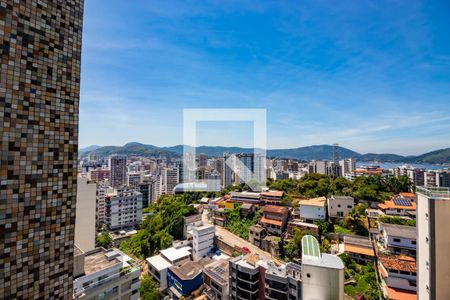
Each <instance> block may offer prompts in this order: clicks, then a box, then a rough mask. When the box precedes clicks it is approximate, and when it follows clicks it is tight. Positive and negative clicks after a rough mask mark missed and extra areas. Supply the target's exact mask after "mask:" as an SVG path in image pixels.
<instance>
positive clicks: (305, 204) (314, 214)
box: [299, 197, 327, 223]
mask: <svg viewBox="0 0 450 300" xmlns="http://www.w3.org/2000/svg"><path fill="white" fill-rule="evenodd" d="M326 205H327V199H326V198H325V197H318V198H312V199H307V200H301V201H300V202H299V209H300V219H301V220H303V221H304V222H307V223H313V222H314V221H316V220H325V218H326V214H327V212H326Z"/></svg>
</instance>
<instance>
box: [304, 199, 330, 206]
mask: <svg viewBox="0 0 450 300" xmlns="http://www.w3.org/2000/svg"><path fill="white" fill-rule="evenodd" d="M326 201H327V199H326V198H325V197H317V198H311V199H306V200H301V201H300V202H299V204H300V205H308V206H318V207H324V206H325V203H326Z"/></svg>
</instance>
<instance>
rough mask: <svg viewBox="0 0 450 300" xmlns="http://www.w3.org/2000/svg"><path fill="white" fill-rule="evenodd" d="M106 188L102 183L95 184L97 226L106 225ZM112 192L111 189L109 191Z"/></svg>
mask: <svg viewBox="0 0 450 300" xmlns="http://www.w3.org/2000/svg"><path fill="white" fill-rule="evenodd" d="M108 190H109V188H108V186H107V185H106V184H105V183H104V182H98V183H97V190H96V197H95V215H96V216H95V220H96V224H97V226H100V225H102V224H106V215H105V213H106V202H105V199H106V195H107V194H108ZM111 191H112V189H111Z"/></svg>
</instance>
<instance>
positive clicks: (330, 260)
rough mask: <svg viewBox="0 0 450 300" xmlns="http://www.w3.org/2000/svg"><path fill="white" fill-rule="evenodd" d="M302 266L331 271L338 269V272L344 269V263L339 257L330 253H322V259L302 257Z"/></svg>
mask: <svg viewBox="0 0 450 300" xmlns="http://www.w3.org/2000/svg"><path fill="white" fill-rule="evenodd" d="M302 264H303V265H310V266H318V267H324V268H329V269H338V270H343V269H344V263H343V262H342V260H341V259H340V258H339V256H336V255H333V254H328V253H322V254H321V255H320V257H314V256H304V257H303V256H302Z"/></svg>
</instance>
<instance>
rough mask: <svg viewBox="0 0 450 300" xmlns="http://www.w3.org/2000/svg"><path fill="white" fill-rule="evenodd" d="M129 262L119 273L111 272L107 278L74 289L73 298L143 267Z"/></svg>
mask: <svg viewBox="0 0 450 300" xmlns="http://www.w3.org/2000/svg"><path fill="white" fill-rule="evenodd" d="M128 263H129V264H130V266H128V267H125V268H122V269H120V271H119V272H118V273H114V274H111V275H110V276H108V277H106V278H103V279H102V280H98V281H94V282H92V283H90V284H89V285H87V286H83V287H81V288H77V289H76V290H75V289H74V292H73V298H74V299H77V298H81V297H82V296H84V294H85V293H86V292H88V291H89V290H92V289H94V288H96V287H99V286H101V285H103V284H106V283H109V282H112V281H114V280H116V279H118V278H121V277H123V276H126V275H128V274H130V273H133V272H135V271H138V270H140V269H141V268H140V267H139V265H138V264H132V263H130V262H128Z"/></svg>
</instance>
